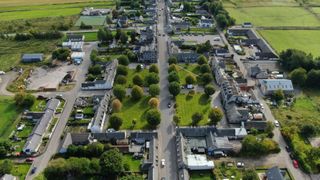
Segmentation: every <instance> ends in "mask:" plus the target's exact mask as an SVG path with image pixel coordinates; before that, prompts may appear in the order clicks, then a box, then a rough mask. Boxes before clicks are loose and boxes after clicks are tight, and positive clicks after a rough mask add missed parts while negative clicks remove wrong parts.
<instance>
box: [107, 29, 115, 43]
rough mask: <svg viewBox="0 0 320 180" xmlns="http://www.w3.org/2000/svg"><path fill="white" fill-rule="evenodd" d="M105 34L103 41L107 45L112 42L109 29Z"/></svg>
mask: <svg viewBox="0 0 320 180" xmlns="http://www.w3.org/2000/svg"><path fill="white" fill-rule="evenodd" d="M105 33H106V36H105V41H106V42H107V43H108V44H109V43H111V42H112V41H113V35H112V31H111V30H110V29H106V30H105Z"/></svg>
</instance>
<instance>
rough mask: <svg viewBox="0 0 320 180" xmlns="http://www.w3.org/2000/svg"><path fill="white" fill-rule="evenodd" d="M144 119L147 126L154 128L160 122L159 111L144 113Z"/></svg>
mask: <svg viewBox="0 0 320 180" xmlns="http://www.w3.org/2000/svg"><path fill="white" fill-rule="evenodd" d="M146 119H147V122H148V124H149V125H150V126H151V127H153V128H155V127H156V126H158V125H159V124H160V122H161V117H160V111H159V110H158V109H150V110H149V111H147V113H146Z"/></svg>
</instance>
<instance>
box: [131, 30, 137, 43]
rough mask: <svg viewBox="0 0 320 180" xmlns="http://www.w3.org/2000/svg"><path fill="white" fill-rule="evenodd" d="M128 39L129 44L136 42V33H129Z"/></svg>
mask: <svg viewBox="0 0 320 180" xmlns="http://www.w3.org/2000/svg"><path fill="white" fill-rule="evenodd" d="M130 39H131V43H134V42H136V40H137V33H136V32H134V31H132V32H130Z"/></svg>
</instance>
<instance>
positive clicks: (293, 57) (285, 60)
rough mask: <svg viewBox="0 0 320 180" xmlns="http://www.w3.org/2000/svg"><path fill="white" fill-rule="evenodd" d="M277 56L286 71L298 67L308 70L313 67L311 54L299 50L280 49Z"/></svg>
mask: <svg viewBox="0 0 320 180" xmlns="http://www.w3.org/2000/svg"><path fill="white" fill-rule="evenodd" d="M279 57H280V62H281V65H282V67H283V68H284V69H286V70H288V71H292V70H294V69H296V68H299V67H301V68H303V69H305V70H307V71H309V70H311V69H312V68H314V67H315V63H314V61H313V57H312V55H311V54H306V53H305V52H303V51H300V50H296V49H287V50H285V51H282V52H281V53H280V55H279Z"/></svg>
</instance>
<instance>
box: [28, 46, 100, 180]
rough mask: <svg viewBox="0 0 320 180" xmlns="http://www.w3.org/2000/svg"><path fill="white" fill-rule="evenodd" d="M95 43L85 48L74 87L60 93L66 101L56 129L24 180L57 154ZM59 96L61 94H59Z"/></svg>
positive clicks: (35, 174) (40, 170)
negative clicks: (33, 170)
mask: <svg viewBox="0 0 320 180" xmlns="http://www.w3.org/2000/svg"><path fill="white" fill-rule="evenodd" d="M96 47H97V44H96V43H90V44H89V45H88V46H85V50H84V51H85V52H86V54H85V58H84V61H83V63H82V64H81V65H80V67H79V70H78V73H77V75H76V78H75V79H76V80H77V83H76V86H75V87H74V88H73V89H72V90H71V91H68V92H66V93H62V95H63V98H65V99H66V104H65V108H64V110H63V112H62V113H61V116H60V119H59V121H58V124H57V125H56V128H55V130H54V132H53V134H52V136H51V138H50V140H49V141H48V144H47V147H46V150H45V151H44V152H43V154H41V155H39V156H38V157H36V158H35V160H34V162H33V163H32V166H31V168H30V170H29V172H28V174H27V176H26V180H32V179H34V178H35V177H36V176H37V175H38V174H39V173H40V172H42V171H43V170H44V169H45V168H46V167H47V165H48V163H49V161H50V159H51V157H52V156H53V155H54V154H56V153H57V151H58V148H59V145H60V141H61V139H60V137H61V135H62V134H63V130H64V128H65V126H66V124H67V121H68V119H69V116H70V114H71V111H72V109H73V104H74V102H75V100H76V98H77V96H78V94H79V93H80V91H81V83H82V82H84V80H85V78H86V73H87V70H88V67H89V66H90V64H91V61H90V52H91V51H92V50H93V48H96ZM46 94H48V95H49V96H50V95H55V94H53V93H46ZM60 94H61V93H60ZM34 167H36V168H37V170H36V172H35V173H34V174H31V173H30V171H31V169H32V168H34Z"/></svg>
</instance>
